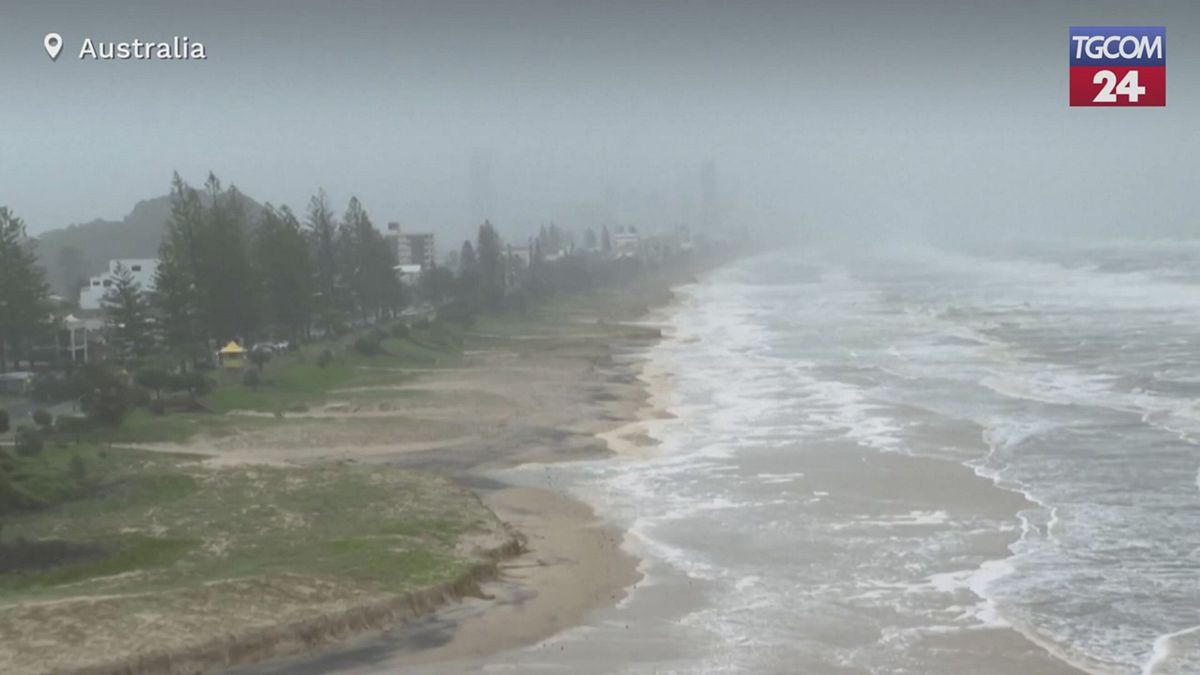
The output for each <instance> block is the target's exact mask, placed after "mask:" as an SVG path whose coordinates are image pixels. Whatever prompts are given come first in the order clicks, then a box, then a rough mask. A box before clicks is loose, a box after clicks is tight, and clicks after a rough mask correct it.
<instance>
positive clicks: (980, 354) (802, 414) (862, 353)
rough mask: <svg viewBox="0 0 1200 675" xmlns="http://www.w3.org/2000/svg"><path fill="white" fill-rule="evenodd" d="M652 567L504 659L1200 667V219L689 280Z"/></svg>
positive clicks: (608, 490) (615, 666) (628, 475)
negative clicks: (1196, 225)
mask: <svg viewBox="0 0 1200 675" xmlns="http://www.w3.org/2000/svg"><path fill="white" fill-rule="evenodd" d="M655 320H656V321H660V322H662V323H664V324H665V325H666V326H667V329H666V333H667V339H665V340H664V341H663V342H662V343H660V344H659V345H657V346H655V347H654V348H652V349H651V350H650V351H649V353H647V354H644V355H641V356H640V357H639V358H644V359H645V360H646V365H645V371H646V378H647V379H649V380H651V381H652V382H655V383H656V386H655V390H656V391H657V392H659V395H658V398H657V401H656V402H657V403H658V404H659V405H660V406H661V407H662V408H664V409H665V410H666V411H667V412H669V413H670V415H671V416H670V417H664V418H663V419H660V420H653V421H650V422H648V423H646V425H645V429H644V430H645V431H646V433H648V434H649V435H650V436H652V437H654V438H655V439H656V440H657V441H658V446H657V447H656V448H654V449H652V450H650V451H648V452H646V453H644V454H642V455H640V456H631V457H618V458H616V459H605V460H599V461H589V462H577V463H571V464H556V465H551V466H537V467H522V468H519V469H516V470H512V471H509V472H507V473H506V478H508V479H510V480H514V481H517V482H526V483H528V484H534V485H540V484H545V483H547V482H551V483H552V484H553V485H554V486H555V487H556V488H560V489H564V490H565V491H567V492H568V493H569V494H571V495H572V496H576V497H579V498H581V499H583V500H585V501H587V502H588V503H590V504H592V505H593V506H594V507H595V508H596V510H597V511H598V512H599V513H600V514H601V515H602V516H604V517H605V518H607V519H609V520H611V521H613V522H615V523H617V524H619V525H621V526H623V527H625V528H626V529H627V530H628V531H629V535H628V537H627V539H626V543H625V545H626V546H627V547H629V548H630V549H631V550H632V551H633V552H634V553H635V554H636V555H638V556H639V557H640V558H641V560H642V562H641V569H642V572H643V574H644V575H645V578H644V579H643V581H642V582H641V583H639V584H638V585H637V586H636V587H635V588H633V589H631V591H630V593H629V595H628V597H626V598H625V599H624V600H622V601H621V603H620V604H619V605H617V606H616V607H614V608H611V609H606V610H602V611H600V612H598V613H597V614H596V616H595V617H594V619H593V620H592V621H590V622H589V623H587V624H586V625H583V626H579V627H577V628H573V629H571V630H568V631H565V632H563V633H561V634H559V635H557V636H555V637H553V638H551V639H550V640H549V641H547V642H545V643H542V644H539V645H536V646H534V647H530V648H528V649H525V650H519V651H518V652H514V653H511V654H507V655H505V657H504V658H502V659H498V660H497V661H496V662H495V663H493V664H491V665H490V666H488V667H487V668H485V670H489V671H492V670H494V671H500V672H543V671H544V672H558V671H562V670H570V671H573V672H628V673H642V672H679V673H716V672H802V673H810V672H811V673H1023V674H1028V673H1041V672H1045V673H1059V672H1062V673H1070V672H1094V673H1147V674H1149V673H1154V674H1166V673H1187V672H1192V673H1200V476H1198V469H1200V450H1198V448H1197V445H1196V444H1197V440H1198V439H1200V407H1198V406H1197V401H1198V400H1200V399H1198V398H1197V397H1198V396H1200V242H1187V241H1184V242H1181V241H1133V240H1130V241H1100V242H1096V241H1092V242H1085V243H1078V242H1076V243H1057V244H1038V245H1036V246H1035V245H1019V244H1010V245H1003V246H992V247H986V248H983V247H981V248H978V249H975V250H969V249H955V250H951V249H946V248H935V247H923V248H912V247H910V248H889V249H885V248H882V247H875V248H873V249H867V248H864V249H863V250H860V251H856V252H853V253H845V252H841V253H837V252H831V251H818V250H805V249H796V250H780V251H775V252H772V253H769V254H766V255H759V256H755V257H753V258H747V259H742V260H738V261H736V262H733V263H731V264H729V265H727V266H725V267H723V268H721V269H720V270H718V271H716V272H714V273H711V274H709V275H707V276H705V277H704V278H703V279H701V280H699V281H698V282H697V283H694V284H691V285H689V286H686V287H683V288H681V289H680V290H679V301H678V302H677V303H675V304H674V305H673V306H672V307H670V308H669V309H668V310H666V311H665V312H664V313H663V314H662V315H661V316H659V317H656V318H655Z"/></svg>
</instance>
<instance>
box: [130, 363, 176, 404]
mask: <svg viewBox="0 0 1200 675" xmlns="http://www.w3.org/2000/svg"><path fill="white" fill-rule="evenodd" d="M133 381H134V382H136V383H137V384H138V386H140V387H145V388H147V389H149V390H150V391H152V392H154V397H155V398H159V399H161V398H162V393H163V390H164V389H169V388H170V387H171V374H170V373H168V372H167V371H165V370H163V369H162V368H146V369H144V370H140V371H138V374H137V376H136V377H134V380H133Z"/></svg>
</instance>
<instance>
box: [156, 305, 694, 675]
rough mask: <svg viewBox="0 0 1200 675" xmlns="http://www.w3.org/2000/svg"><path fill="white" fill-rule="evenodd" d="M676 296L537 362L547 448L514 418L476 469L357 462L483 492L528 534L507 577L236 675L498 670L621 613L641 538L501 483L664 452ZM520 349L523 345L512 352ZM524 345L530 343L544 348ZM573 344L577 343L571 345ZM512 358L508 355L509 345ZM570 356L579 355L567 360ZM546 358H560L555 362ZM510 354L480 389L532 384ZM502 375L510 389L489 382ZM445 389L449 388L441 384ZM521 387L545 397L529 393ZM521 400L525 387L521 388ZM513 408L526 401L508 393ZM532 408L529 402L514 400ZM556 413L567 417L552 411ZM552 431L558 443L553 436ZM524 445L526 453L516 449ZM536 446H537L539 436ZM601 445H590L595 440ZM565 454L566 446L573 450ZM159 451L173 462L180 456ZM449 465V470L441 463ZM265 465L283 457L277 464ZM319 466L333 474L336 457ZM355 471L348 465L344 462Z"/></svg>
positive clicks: (540, 488)
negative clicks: (594, 616)
mask: <svg viewBox="0 0 1200 675" xmlns="http://www.w3.org/2000/svg"><path fill="white" fill-rule="evenodd" d="M673 301H674V295H673V294H672V295H671V296H669V299H668V300H667V301H666V302H663V303H660V304H659V305H657V306H656V307H653V308H650V307H647V308H646V309H645V310H644V311H642V312H639V313H638V315H637V316H636V317H635V320H630V321H617V322H604V323H600V322H597V323H596V324H595V325H596V326H597V327H598V328H597V329H596V332H589V333H587V334H585V335H582V336H580V335H573V336H569V337H565V338H564V337H556V338H547V339H546V343H547V346H549V345H552V347H551V348H548V349H546V350H542V349H538V350H535V352H536V353H537V354H538V356H537V357H536V359H537V361H538V369H537V370H538V378H539V379H540V380H541V381H542V382H541V383H542V384H547V383H546V382H545V380H547V379H549V380H552V381H553V382H552V383H550V384H551V388H555V389H558V388H559V387H560V386H561V387H562V389H561V390H559V392H558V393H559V394H562V396H560V397H558V398H556V399H555V403H556V404H555V405H554V406H545V399H543V398H541V397H538V404H539V405H541V406H543V407H542V408H541V409H540V410H539V415H538V416H535V417H541V416H546V417H550V418H553V420H549V419H532V418H525V420H524V421H525V422H531V423H533V424H532V425H533V426H535V427H536V428H537V433H536V434H528V433H522V432H520V431H518V430H517V429H513V427H516V426H518V424H517V421H516V418H515V416H514V417H507V418H506V419H505V420H504V422H503V426H504V427H505V429H504V431H503V432H502V433H501V434H497V435H493V436H491V437H488V438H486V439H480V440H484V441H486V444H485V445H484V446H480V447H477V446H476V445H475V444H473V443H455V444H453V451H454V452H456V453H457V454H459V455H466V456H467V457H468V458H469V459H467V460H463V459H461V458H459V459H457V460H455V459H451V458H448V457H446V456H445V453H446V452H447V450H448V448H447V447H444V446H439V445H438V444H436V443H433V444H430V445H428V446H421V447H418V448H415V449H413V450H402V451H397V450H394V449H393V450H389V449H387V448H376V449H374V450H373V449H372V446H365V447H363V448H359V449H358V451H357V452H353V453H352V454H350V457H349V459H350V460H351V461H356V462H366V463H384V464H387V465H390V466H402V467H404V468H413V469H421V470H432V471H435V472H438V473H442V474H443V475H448V476H449V477H450V478H451V480H453V481H455V482H456V483H458V484H459V485H461V486H463V487H466V488H468V489H471V490H473V491H474V492H475V493H476V494H477V495H479V497H480V499H481V500H482V501H483V503H484V504H485V505H486V506H487V507H488V508H489V509H490V510H491V511H492V512H493V513H495V514H496V516H497V517H498V518H500V519H501V520H502V521H503V522H505V523H506V524H507V525H508V526H510V527H511V528H513V530H514V531H516V532H518V533H520V536H521V538H522V541H523V547H522V550H521V551H520V552H519V553H516V554H515V555H513V556H511V557H507V558H506V559H504V560H502V561H500V562H499V564H498V566H497V570H496V571H497V573H496V574H495V575H493V576H492V577H490V578H488V579H483V580H481V583H480V584H479V586H478V592H476V593H471V594H467V595H463V596H461V597H457V598H453V599H450V601H448V602H444V603H442V604H440V605H438V606H436V607H431V608H430V610H429V611H428V612H427V613H424V614H422V615H420V616H415V617H411V618H409V619H408V620H406V621H404V622H402V623H399V624H397V625H393V626H389V627H370V628H368V629H366V630H363V631H360V632H358V633H357V634H355V635H353V636H350V637H349V638H348V639H345V640H343V641H340V642H337V643H333V644H327V645H324V646H322V647H319V648H317V649H316V650H309V651H306V652H303V653H300V654H296V655H293V656H291V657H286V658H282V659H272V660H267V661H262V662H258V663H252V664H248V665H242V666H237V667H232V668H229V669H226V670H223V671H221V672H223V673H225V674H226V675H268V674H282V673H300V674H303V673H313V674H316V673H325V672H346V673H374V672H378V673H383V672H394V670H395V669H399V668H402V669H404V670H405V671H406V672H420V671H421V669H423V668H428V669H430V672H448V671H453V670H454V669H455V665H456V664H459V665H463V664H467V663H471V662H476V661H478V660H480V659H487V658H490V657H498V658H501V659H503V656H502V655H503V654H504V653H506V652H509V651H511V650H517V649H521V648H526V647H530V646H533V645H536V644H538V643H539V642H541V641H543V640H545V639H547V638H550V637H552V636H553V635H555V634H557V633H560V632H562V631H564V630H567V629H570V628H573V627H576V626H579V625H582V624H583V623H584V622H585V621H586V619H587V617H588V616H589V615H590V614H591V613H592V612H594V611H596V610H598V609H601V608H604V607H612V606H615V605H616V604H617V603H619V602H620V601H621V600H622V599H623V598H625V597H626V596H627V593H628V592H629V591H630V589H632V588H633V587H635V586H636V584H637V583H638V582H639V581H640V580H641V578H642V573H641V571H640V563H641V560H640V559H639V558H638V557H637V556H636V555H635V553H634V552H633V548H634V547H633V546H632V545H631V542H630V541H629V537H630V536H631V535H630V533H629V532H627V531H626V530H624V529H621V528H620V527H617V526H616V525H614V524H613V523H611V522H608V521H606V520H604V519H602V518H601V517H599V516H598V515H597V513H596V511H595V510H594V509H593V507H592V506H591V505H589V504H588V503H587V502H586V501H584V500H582V499H579V498H577V497H575V496H572V495H569V494H568V493H567V492H566V491H565V490H564V489H562V488H561V487H559V486H556V485H554V484H553V483H547V484H544V485H536V486H530V485H517V484H514V483H511V482H508V481H506V480H504V479H503V478H501V477H498V476H499V474H502V473H503V472H504V471H505V470H508V469H512V468H516V467H522V466H523V467H529V466H533V465H539V464H554V463H559V462H570V461H578V460H602V461H603V460H607V459H614V460H621V459H636V458H637V457H641V456H645V454H646V453H648V452H651V451H652V450H651V449H652V446H653V445H654V443H655V441H654V440H653V438H652V437H651V436H649V435H648V434H647V429H648V427H649V426H650V425H652V424H653V423H654V422H655V421H659V420H661V419H663V417H664V416H665V415H666V414H667V413H666V410H665V405H664V403H663V401H664V400H665V397H666V396H667V394H668V391H669V390H668V387H669V383H668V381H667V377H666V374H664V373H656V372H654V371H653V367H652V366H651V365H650V363H649V360H648V359H647V357H646V354H647V350H648V349H650V348H652V347H653V346H654V345H656V344H658V343H659V342H660V341H661V340H662V339H663V336H662V326H661V325H660V324H661V323H662V322H661V321H660V320H659V319H661V318H662V317H666V316H668V315H669V313H670V312H671V311H673ZM509 339H511V338H509ZM540 339H541V336H536V335H523V336H521V337H520V341H521V342H532V341H537V340H540ZM564 341H565V343H564ZM498 342H500V343H501V344H504V343H505V342H506V341H505V340H503V339H500V340H498ZM564 344H567V345H568V346H567V348H566V349H565V352H566V353H565V354H563V353H561V352H563V351H564V350H563V347H564ZM546 352H549V353H551V354H556V355H554V356H550V357H547V355H546ZM506 357H507V355H506V354H503V353H497V352H496V351H493V350H480V351H479V352H478V353H477V354H474V355H473V358H474V360H475V361H476V363H475V364H474V365H473V366H468V368H467V372H473V373H474V374H475V375H477V376H478V375H481V374H484V373H486V374H484V375H483V376H482V378H481V379H479V380H475V381H472V382H471V383H470V386H471V387H473V388H477V387H481V386H482V387H483V388H485V389H489V390H491V389H493V387H494V386H495V385H497V384H502V385H504V386H505V387H510V386H516V382H517V379H516V378H514V375H515V376H517V377H520V376H522V375H529V374H530V370H529V369H528V368H525V367H521V366H518V365H515V364H514V363H512V362H511V361H509V360H508V359H507V358H506ZM461 372H462V371H459V372H458V373H456V372H455V371H444V372H433V373H429V374H426V375H425V376H423V377H421V378H419V379H418V383H417V384H414V385H413V386H421V387H433V388H438V387H443V388H446V389H450V390H455V389H458V388H459V386H460V385H461V384H462V383H461V382H456V381H455V380H456V378H457V376H458V375H460V374H461ZM505 372H507V373H508V375H507V376H505V375H500V378H499V379H500V380H502V382H487V381H486V380H489V379H490V378H491V376H496V375H499V374H501V373H505ZM439 383H440V384H439ZM521 386H523V387H530V386H534V387H536V386H537V385H536V383H535V384H533V385H530V383H528V382H525V383H523V385H521ZM517 388H518V389H520V388H521V387H517ZM508 394H509V395H510V396H512V395H514V393H513V391H509V392H508ZM516 395H518V396H519V395H520V394H516ZM554 409H557V410H554ZM550 422H552V426H551V427H550V428H551V429H553V430H554V431H553V432H551V431H548V429H547V427H548V426H549V425H548V423H550ZM506 435H515V436H517V437H519V438H521V439H523V440H525V441H527V443H526V444H525V445H524V446H521V445H518V444H515V443H512V442H510V441H509V439H506V438H504V436H506ZM531 435H533V436H535V437H536V438H535V439H534V440H533V442H532V443H529V442H528V441H529V440H530V436H531ZM588 439H590V441H589V440H588ZM564 440H565V443H564ZM161 449H163V450H167V449H170V448H168V447H162V448H161ZM210 450H211V451H213V460H212V461H214V462H216V463H226V462H229V461H240V459H241V457H242V454H243V453H244V449H237V450H230V451H224V452H223V451H221V449H219V448H211V449H210ZM439 453H441V454H442V456H438V454H439ZM258 454H259V455H260V456H266V457H273V455H272V454H271V453H270V452H269V450H268V451H267V452H266V453H265V454H263V453H262V450H261V449H260V450H259V451H258ZM309 459H310V461H324V460H327V459H328V456H327V455H325V454H322V455H319V456H313V457H311V458H309ZM344 459H346V458H343V460H344Z"/></svg>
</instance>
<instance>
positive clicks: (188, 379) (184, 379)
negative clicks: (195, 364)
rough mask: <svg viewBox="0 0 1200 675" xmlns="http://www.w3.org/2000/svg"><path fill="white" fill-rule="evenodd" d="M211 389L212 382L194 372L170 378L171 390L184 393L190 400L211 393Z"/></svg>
mask: <svg viewBox="0 0 1200 675" xmlns="http://www.w3.org/2000/svg"><path fill="white" fill-rule="evenodd" d="M212 387H213V385H212V381H211V380H209V379H208V378H207V377H205V376H204V374H203V373H199V372H196V371H192V372H190V373H179V374H178V375H173V376H172V377H171V389H172V390H174V391H186V392H187V393H188V395H189V396H191V397H192V398H196V397H197V396H203V395H205V394H207V393H208V392H210V391H212Z"/></svg>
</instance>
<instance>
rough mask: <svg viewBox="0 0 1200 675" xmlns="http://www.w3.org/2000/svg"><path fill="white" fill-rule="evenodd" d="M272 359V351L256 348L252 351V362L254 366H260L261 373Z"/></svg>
mask: <svg viewBox="0 0 1200 675" xmlns="http://www.w3.org/2000/svg"><path fill="white" fill-rule="evenodd" d="M270 360H271V352H269V351H267V350H265V349H255V350H254V351H252V352H250V363H253V364H254V367H255V368H258V372H260V373H261V372H262V369H263V366H265V365H267V362H268V361H270Z"/></svg>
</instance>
